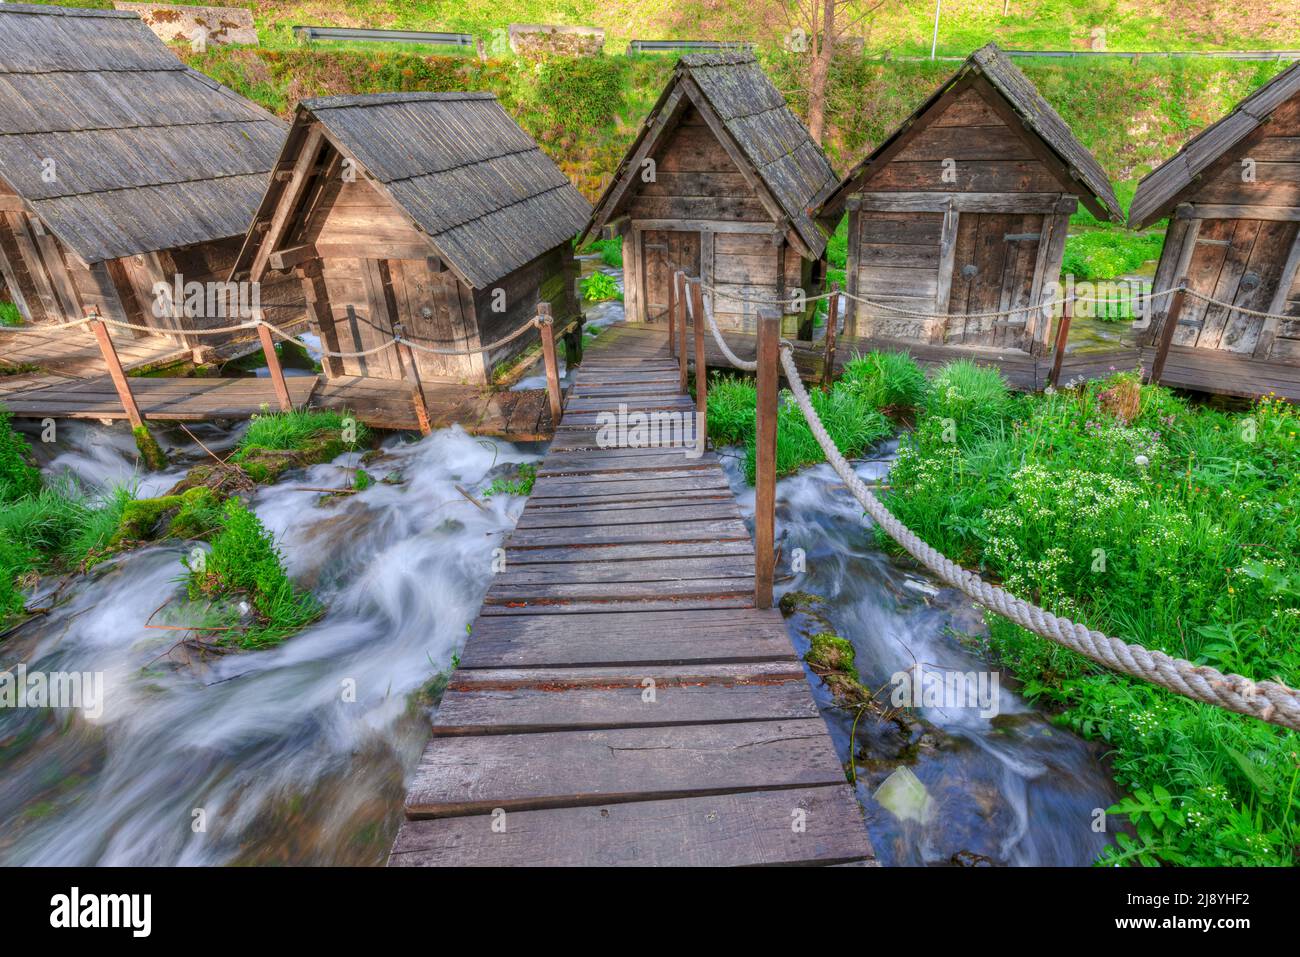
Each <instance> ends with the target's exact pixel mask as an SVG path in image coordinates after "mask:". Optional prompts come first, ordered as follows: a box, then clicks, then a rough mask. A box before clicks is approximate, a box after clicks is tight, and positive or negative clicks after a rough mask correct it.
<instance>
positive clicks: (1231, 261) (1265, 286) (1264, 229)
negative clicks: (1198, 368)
mask: <svg viewBox="0 0 1300 957" xmlns="http://www.w3.org/2000/svg"><path fill="white" fill-rule="evenodd" d="M1298 225H1300V224H1297V223H1293V222H1272V221H1269V222H1264V221H1261V220H1257V219H1206V220H1202V221H1201V223H1200V228H1199V230H1198V231H1197V232H1196V235H1195V236H1194V238H1193V243H1194V247H1193V249H1192V250H1191V257H1190V259H1189V260H1188V264H1187V271H1186V275H1187V286H1188V288H1189V289H1192V290H1194V291H1195V292H1198V293H1200V294H1201V295H1204V296H1209V297H1211V298H1213V299H1217V300H1219V301H1220V302H1230V303H1232V304H1233V305H1234V306H1240V307H1242V308H1244V309H1252V310H1256V311H1267V310H1269V309H1270V305H1271V304H1272V302H1273V301H1274V299H1275V298H1276V293H1277V290H1278V287H1279V285H1280V283H1281V282H1282V280H1283V278H1284V277H1283V275H1282V273H1283V272H1284V264H1285V263H1286V262H1287V259H1288V253H1289V251H1290V250H1291V248H1292V247H1293V245H1294V244H1295V242H1296V231H1297V226H1298ZM1264 323H1265V320H1264V319H1263V317H1261V316H1252V315H1249V314H1246V313H1241V312H1232V311H1230V310H1228V309H1226V308H1225V307H1223V306H1216V305H1211V304H1209V303H1206V302H1204V301H1203V300H1200V299H1197V298H1196V297H1195V296H1189V297H1188V298H1187V300H1186V301H1185V303H1184V305H1183V315H1182V318H1181V319H1180V321H1179V324H1178V325H1179V328H1178V329H1177V330H1176V331H1175V332H1174V343H1175V344H1177V345H1186V346H1194V347H1195V348H1198V349H1223V350H1226V351H1228V352H1243V353H1253V352H1254V351H1255V347H1256V346H1257V345H1258V343H1259V341H1260V335H1261V332H1262V331H1263V328H1264Z"/></svg>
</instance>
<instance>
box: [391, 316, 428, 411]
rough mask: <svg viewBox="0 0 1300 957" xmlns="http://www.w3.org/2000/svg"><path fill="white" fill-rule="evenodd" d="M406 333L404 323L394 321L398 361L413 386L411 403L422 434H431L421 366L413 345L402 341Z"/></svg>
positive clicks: (407, 380)
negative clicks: (414, 353)
mask: <svg viewBox="0 0 1300 957" xmlns="http://www.w3.org/2000/svg"><path fill="white" fill-rule="evenodd" d="M405 335H406V330H405V328H404V327H403V326H402V324H401V323H400V322H396V323H394V324H393V341H394V347H395V351H396V353H397V363H398V365H399V366H401V369H402V375H403V377H404V378H405V379H406V382H407V384H408V385H409V386H410V387H411V405H413V406H414V407H415V421H416V422H417V423H419V426H420V434H421V435H429V434H430V433H431V432H433V426H432V425H431V424H430V421H429V405H428V403H427V402H426V401H425V399H424V385H423V383H421V382H420V367H419V366H418V365H417V364H416V362H415V356H414V355H413V354H412V353H411V347H410V346H409V345H407V344H406V343H405V342H402V341H400V340H401V339H402V338H403V337H404V336H405Z"/></svg>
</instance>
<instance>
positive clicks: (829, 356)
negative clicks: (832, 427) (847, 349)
mask: <svg viewBox="0 0 1300 957" xmlns="http://www.w3.org/2000/svg"><path fill="white" fill-rule="evenodd" d="M839 324H840V284H839V283H837V282H835V283H831V297H830V299H828V300H826V358H825V359H824V360H823V361H822V385H823V386H824V387H826V388H827V389H829V388H830V387H831V384H832V383H834V381H835V333H836V331H837V327H838V326H839Z"/></svg>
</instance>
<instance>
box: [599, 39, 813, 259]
mask: <svg viewBox="0 0 1300 957" xmlns="http://www.w3.org/2000/svg"><path fill="white" fill-rule="evenodd" d="M687 79H689V80H690V81H692V84H691V85H692V86H693V87H694V89H696V90H698V91H699V94H700V96H701V99H702V101H703V104H702V105H703V106H705V107H706V110H707V112H706V113H705V119H706V122H708V121H710V120H711V118H710V117H709V116H708V113H710V112H711V113H712V114H713V115H714V116H715V117H716V118H717V120H718V122H719V123H720V124H721V127H722V129H721V130H720V131H719V130H716V129H715V130H714V132H715V133H718V134H719V135H723V136H726V137H728V138H729V139H730V140H731V142H732V144H734V146H735V147H736V149H737V150H738V151H739V153H740V154H741V155H742V156H743V157H744V159H745V161H746V164H747V165H748V166H749V168H750V171H751V172H752V173H754V174H755V175H756V176H757V178H758V180H759V182H760V183H761V185H762V187H763V188H764V189H765V190H766V191H767V193H768V194H769V195H770V197H771V199H772V200H773V201H774V202H775V204H776V205H777V206H778V207H779V209H780V210H781V212H782V214H783V215H784V217H785V218H786V219H787V220H788V221H789V225H790V227H791V228H793V229H794V230H795V232H796V233H798V235H799V237H800V238H801V239H802V240H803V242H804V243H805V244H806V245H807V246H808V249H809V250H810V251H811V253H812V254H813V255H814V256H820V255H821V254H822V251H823V250H824V249H825V248H826V237H825V236H824V235H823V234H822V232H821V230H819V229H818V228H817V226H816V224H815V222H814V220H813V212H814V210H815V207H816V206H817V205H818V204H819V203H820V202H821V199H822V197H823V196H824V195H825V194H826V193H827V192H829V191H830V189H831V188H832V187H833V186H834V185H835V182H836V177H835V171H834V170H833V169H832V168H831V164H830V163H829V162H828V161H827V159H826V156H825V154H824V153H822V151H821V147H819V146H818V145H817V144H816V143H814V142H813V139H812V137H811V136H809V135H808V128H807V127H805V126H804V125H803V123H802V122H800V120H799V118H798V117H797V116H795V115H794V113H792V112H791V111H790V108H789V107H788V106H787V105H786V102H785V97H784V96H782V95H781V92H780V91H779V90H778V89H777V88H776V87H775V86H773V85H772V81H771V80H770V79H768V77H767V74H766V73H764V72H763V68H762V67H761V66H759V64H758V60H757V59H756V58H755V57H754V55H753V54H752V53H702V54H692V55H690V56H684V57H682V58H681V59H680V60H678V61H677V69H676V70H675V72H674V73H673V79H672V82H670V83H669V84H668V86H667V88H666V89H665V90H664V91H663V93H662V94H661V95H660V97H659V101H658V102H657V103H656V104H655V107H654V109H653V110H652V111H651V113H650V116H649V117H647V120H646V123H645V125H644V126H642V128H641V132H640V134H639V135H638V136H637V139H636V142H634V143H633V144H632V147H631V148H630V149H629V150H628V152H627V155H626V156H624V158H623V161H622V163H620V164H619V167H618V169H617V170H616V171H615V173H614V178H613V181H612V182H611V183H610V187H609V189H608V190H607V191H606V193H605V195H604V196H603V197H601V200H600V202H598V203H597V204H596V213H595V214H594V215H593V217H592V220H591V223H590V224H589V225H588V228H587V230H586V231H585V232H586V233H587V235H591V234H592V233H593V232H594V231H595V230H598V229H600V228H601V227H602V226H604V224H605V223H606V222H607V221H608V220H609V219H611V218H613V216H614V215H615V213H616V210H615V209H614V208H612V206H614V205H616V204H613V203H611V199H612V198H613V197H614V196H615V195H616V193H619V192H620V191H619V189H618V187H619V184H620V182H621V181H622V180H623V179H624V178H626V177H628V176H635V175H636V174H637V169H636V167H635V164H634V163H633V162H632V160H633V157H635V156H636V155H637V154H638V151H640V150H641V148H642V146H643V144H644V143H645V142H646V139H647V137H649V136H651V135H652V134H653V135H654V136H656V137H658V136H661V135H663V133H664V132H665V130H664V129H660V128H658V127H657V126H656V124H655V122H654V121H655V119H656V118H657V117H658V116H659V115H660V114H661V113H662V111H663V110H664V108H665V106H666V105H667V104H668V102H669V100H670V98H671V97H672V96H673V95H674V93H675V92H676V91H677V89H678V88H679V86H681V85H682V84H683V83H684V81H686V80H687ZM696 105H697V106H699V105H701V104H700V103H697V104H696ZM702 112H703V111H702ZM710 126H711V127H712V126H713V123H712V122H710ZM650 146H651V147H653V143H651V144H650Z"/></svg>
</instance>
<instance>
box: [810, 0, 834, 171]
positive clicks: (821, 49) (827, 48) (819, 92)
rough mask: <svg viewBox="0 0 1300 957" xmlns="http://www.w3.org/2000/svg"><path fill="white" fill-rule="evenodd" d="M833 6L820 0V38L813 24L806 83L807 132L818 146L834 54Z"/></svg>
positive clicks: (824, 0) (824, 126)
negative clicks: (810, 70) (811, 58)
mask: <svg viewBox="0 0 1300 957" xmlns="http://www.w3.org/2000/svg"><path fill="white" fill-rule="evenodd" d="M835 4H836V0H822V30H821V36H817V35H816V25H815V23H814V28H813V29H814V35H813V42H814V47H813V61H812V75H811V76H810V77H809V83H808V132H809V133H810V134H811V135H812V138H813V142H814V143H816V144H817V145H818V146H820V145H821V143H822V134H823V132H824V131H825V128H826V83H827V80H828V79H829V77H830V72H831V57H832V56H834V54H835Z"/></svg>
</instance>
